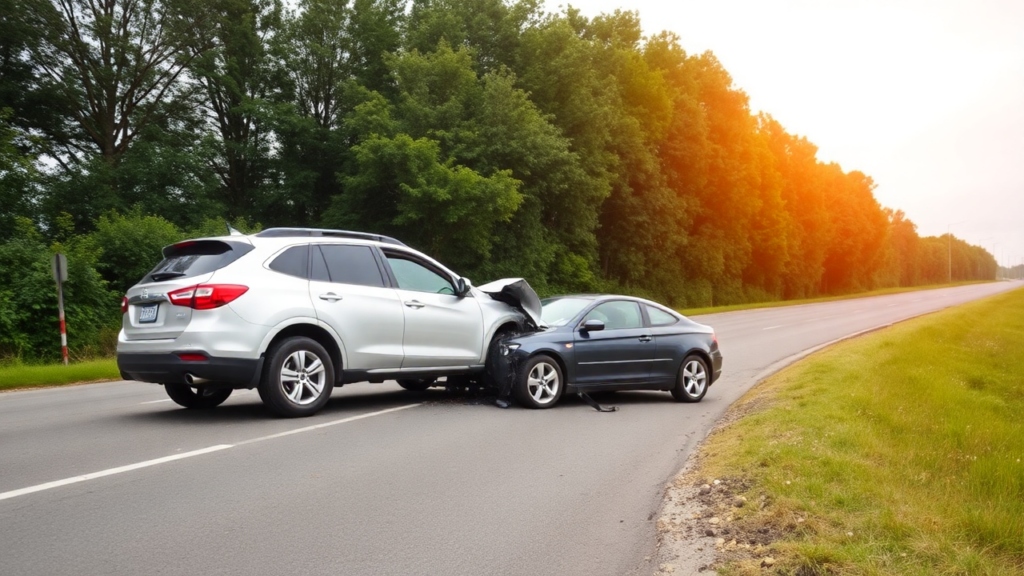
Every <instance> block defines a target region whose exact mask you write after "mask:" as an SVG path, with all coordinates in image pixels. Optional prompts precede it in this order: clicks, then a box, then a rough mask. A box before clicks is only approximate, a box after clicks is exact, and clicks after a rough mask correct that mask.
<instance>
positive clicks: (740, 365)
mask: <svg viewBox="0 0 1024 576" xmlns="http://www.w3.org/2000/svg"><path fill="white" fill-rule="evenodd" d="M1022 286H1024V284H1022V283H1020V282H1001V283H992V284H981V285H972V286H963V287H958V288H946V289H940V290H929V291H920V292H909V293H904V294H898V295H892V296H876V297H872V298H863V299H856V300H843V301H837V302H831V303H823V304H809V305H802V306H792V307H784V308H766V309H760V310H750V311H743V312H729V313H723V314H713V315H707V316H700V317H695V319H696V320H698V321H700V322H704V323H707V324H710V325H711V326H713V327H714V328H715V329H716V330H717V332H718V337H719V341H720V343H721V346H722V350H723V353H724V355H725V372H724V376H723V377H722V379H721V380H720V381H718V382H716V383H715V385H714V386H712V387H711V389H710V391H709V393H708V395H707V397H706V398H705V399H704V401H703V402H701V403H699V404H677V403H675V402H673V401H672V398H671V396H669V394H667V393H654V392H634V393H619V394H616V395H614V396H611V397H607V398H602V401H604V402H607V403H611V404H615V405H617V406H619V411H618V412H614V413H599V412H596V411H594V410H592V409H591V408H590V407H588V406H587V405H586V404H584V403H582V402H581V401H579V400H578V399H576V398H575V397H573V398H568V399H566V400H563V402H562V403H561V404H560V405H559V406H557V407H555V408H554V409H551V410H540V411H534V410H524V409H521V408H513V409H510V410H500V409H498V408H495V407H493V406H491V405H487V404H472V403H467V400H466V399H465V398H460V397H456V396H452V395H449V394H448V393H446V392H444V391H443V390H430V391H427V392H424V393H413V392H406V391H404V390H402V389H400V388H399V387H398V386H397V385H396V384H394V383H387V384H383V385H369V384H356V385H352V386H346V387H345V388H343V389H341V390H338V391H336V392H335V393H334V396H333V398H332V400H331V402H330V403H329V404H328V405H327V408H326V409H324V410H323V411H322V412H321V413H319V414H318V415H316V416H315V417H312V418H307V419H300V420H281V419H276V418H273V417H271V416H270V415H269V413H268V412H267V411H266V410H264V408H263V407H262V405H261V404H260V401H259V397H258V396H257V395H256V393H255V392H236V393H235V395H233V396H232V397H231V398H230V399H229V400H228V401H227V403H226V404H224V405H223V406H222V407H220V408H218V409H216V410H213V411H208V412H195V411H186V410H183V409H179V408H178V407H177V406H176V405H174V404H172V403H171V402H170V401H169V400H166V396H165V395H164V393H163V390H162V388H160V387H159V386H155V385H150V384H141V383H134V382H114V383H109V384H94V385H86V386H73V387H67V388H55V389H44V390H32V391H24V392H11V393H5V394H0V575H4V576H21V575H34V574H39V575H45V576H51V575H55V574H76V575H86V574H125V575H131V576H138V575H142V574H182V575H185V574H188V575H199V574H203V575H206V574H246V575H275V576H277V575H298V574H332V575H433V574H458V575H462V574H466V575H488V574H502V575H505V574H509V575H523V576H538V575H547V574H552V575H556V574H557V575H559V576H566V575H577V574H579V575H603V574H630V573H640V574H650V573H651V572H653V571H654V569H656V567H655V566H651V565H650V564H649V561H645V557H651V558H653V557H654V556H653V551H654V550H653V548H654V542H655V527H654V518H656V515H657V511H658V509H659V507H660V505H661V498H662V492H663V489H664V486H665V483H666V482H667V481H669V480H670V479H671V478H672V477H673V475H674V474H675V473H676V472H677V471H678V470H679V469H680V468H681V467H682V465H683V463H684V462H685V461H686V458H687V456H689V454H690V452H691V451H692V450H693V448H694V446H696V445H697V443H698V442H699V441H700V440H701V438H703V437H704V436H705V435H706V434H707V432H708V430H709V429H710V428H711V426H712V425H713V423H714V422H715V421H716V420H717V419H718V418H719V417H720V416H721V415H722V414H723V413H724V412H725V410H726V409H727V408H728V407H729V405H730V404H731V403H732V402H733V401H735V400H736V399H737V398H739V397H740V396H741V395H743V393H745V392H746V391H747V390H748V389H749V388H750V387H751V386H752V385H753V384H754V383H755V380H756V378H757V376H758V375H759V374H761V373H763V372H764V371H765V370H766V369H767V368H768V367H771V366H773V365H778V363H779V362H780V361H782V360H784V359H786V358H788V357H791V356H792V355H794V354H797V353H799V352H801V351H803V350H806V349H808V348H812V347H814V346H818V345H821V344H824V343H826V342H830V341H833V340H835V339H837V338H842V337H844V336H847V335H850V334H853V333H857V332H860V331H863V330H867V329H871V328H875V327H879V326H883V325H886V324H889V323H892V322H896V321H899V320H903V319H906V318H910V317H913V316H917V315H920V314H925V313H928V312H932V311H935V310H939V309H942V308H945V307H947V306H952V305H956V304H960V303H963V302H967V301H970V300H975V299H978V298H982V297H985V296H990V295H993V294H997V293H1000V292H1005V291H1007V290H1011V289H1014V288H1019V287H1022ZM878 384H879V383H878V382H873V383H870V384H869V385H878ZM882 384H884V382H882ZM154 460H155V461H156V462H153V461H154Z"/></svg>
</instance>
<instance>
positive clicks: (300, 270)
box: [270, 244, 309, 278]
mask: <svg viewBox="0 0 1024 576" xmlns="http://www.w3.org/2000/svg"><path fill="white" fill-rule="evenodd" d="M308 263H309V245H308V244H304V245H302V246H292V247H291V248H289V249H287V250H285V251H284V252H282V253H281V255H280V256H278V257H277V258H274V261H273V262H271V263H270V269H271V270H273V271H275V272H280V273H281V274H287V275H289V276H297V277H299V278H307V277H308V272H309V266H308Z"/></svg>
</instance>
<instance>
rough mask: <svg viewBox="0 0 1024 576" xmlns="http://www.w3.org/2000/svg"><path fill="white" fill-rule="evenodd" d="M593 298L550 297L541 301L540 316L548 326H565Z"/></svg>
mask: <svg viewBox="0 0 1024 576" xmlns="http://www.w3.org/2000/svg"><path fill="white" fill-rule="evenodd" d="M591 302H592V300H588V299H586V298H548V299H546V300H541V301H540V306H541V310H540V318H541V320H543V321H544V323H545V324H547V325H548V326H565V325H566V324H568V323H569V322H570V321H571V320H572V319H573V318H575V317H576V316H577V315H578V314H579V313H580V312H582V311H583V309H584V308H586V307H587V305H588V304H590V303H591Z"/></svg>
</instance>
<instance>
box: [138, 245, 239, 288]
mask: <svg viewBox="0 0 1024 576" xmlns="http://www.w3.org/2000/svg"><path fill="white" fill-rule="evenodd" d="M252 248H253V247H252V245H251V244H247V243H242V242H224V241H221V240H190V241H187V242H179V243H177V244H172V245H170V246H168V247H166V248H164V251H163V252H164V259H163V260H162V261H161V262H160V263H159V264H157V265H156V268H153V270H152V271H150V273H149V274H146V276H145V277H143V278H142V280H141V281H140V284H141V283H147V282H163V281H165V280H171V279H173V278H189V277H191V276H200V275H203V274H208V273H210V272H213V271H214V270H219V269H221V268H223V267H225V266H227V265H228V264H231V263H232V262H234V261H235V260H238V259H239V258H241V257H242V256H244V255H246V254H248V253H249V252H250V251H252Z"/></svg>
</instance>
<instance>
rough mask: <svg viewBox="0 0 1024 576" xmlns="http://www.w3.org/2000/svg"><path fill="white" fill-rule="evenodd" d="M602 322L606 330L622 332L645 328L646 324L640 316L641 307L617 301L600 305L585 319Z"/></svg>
mask: <svg viewBox="0 0 1024 576" xmlns="http://www.w3.org/2000/svg"><path fill="white" fill-rule="evenodd" d="M587 320H600V321H602V322H604V329H605V330H622V329H624V328H643V327H644V322H643V319H642V317H641V316H640V305H639V304H637V303H636V302H627V301H625V300H615V301H612V302H605V303H604V304H598V305H597V307H596V308H594V309H593V310H591V311H590V313H589V314H587V317H586V318H584V319H583V322H584V323H586V321H587Z"/></svg>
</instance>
